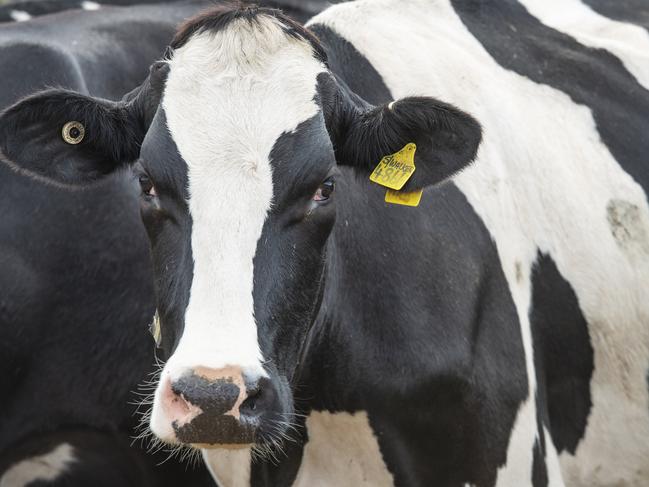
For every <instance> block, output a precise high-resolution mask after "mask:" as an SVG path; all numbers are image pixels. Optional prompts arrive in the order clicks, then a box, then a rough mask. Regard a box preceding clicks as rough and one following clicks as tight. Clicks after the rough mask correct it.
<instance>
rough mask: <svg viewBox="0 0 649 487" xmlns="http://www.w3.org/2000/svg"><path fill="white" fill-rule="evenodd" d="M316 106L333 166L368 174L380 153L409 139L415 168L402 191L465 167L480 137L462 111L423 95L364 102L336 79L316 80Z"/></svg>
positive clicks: (474, 123)
mask: <svg viewBox="0 0 649 487" xmlns="http://www.w3.org/2000/svg"><path fill="white" fill-rule="evenodd" d="M320 81H321V82H320V91H321V99H322V107H323V112H324V115H325V121H326V124H327V130H328V131H329V135H330V137H331V139H332V143H333V146H334V150H335V151H336V159H337V162H338V164H341V165H349V166H353V167H355V168H356V169H357V170H358V171H360V172H363V173H368V175H369V173H371V171H373V170H374V168H375V167H376V166H377V164H378V163H379V161H380V160H381V159H382V158H383V157H384V156H386V155H389V154H393V153H395V152H397V151H399V150H401V149H402V148H403V147H404V146H405V145H406V144H408V143H411V142H413V143H415V144H416V146H417V149H416V151H415V167H416V171H415V173H414V174H413V176H412V177H411V178H410V180H409V181H408V182H407V183H406V185H405V186H404V187H403V188H402V189H403V190H406V191H408V190H414V189H420V188H423V187H426V186H430V185H434V184H438V183H440V182H443V181H444V180H446V179H448V178H450V177H452V176H453V175H455V174H456V173H457V172H459V171H461V170H462V169H463V168H465V167H466V166H468V165H469V164H470V163H471V162H472V161H473V160H474V159H475V156H476V154H477V150H478V146H479V145H480V141H481V139H482V130H481V127H480V124H479V123H478V122H477V121H476V120H475V119H474V118H473V117H471V116H470V115H468V114H467V113H465V112H463V111H461V110H459V109H457V108H455V107H454V106H452V105H449V104H447V103H444V102H441V101H438V100H435V99H434V98H429V97H409V98H403V99H400V100H396V101H393V102H390V103H386V104H383V105H379V106H372V105H369V104H368V103H367V102H365V101H364V100H362V99H360V97H358V96H357V95H356V94H354V93H353V92H351V91H350V90H349V88H348V87H347V86H346V85H344V83H341V82H340V81H338V80H335V79H333V78H332V77H330V79H329V80H325V79H322V80H320Z"/></svg>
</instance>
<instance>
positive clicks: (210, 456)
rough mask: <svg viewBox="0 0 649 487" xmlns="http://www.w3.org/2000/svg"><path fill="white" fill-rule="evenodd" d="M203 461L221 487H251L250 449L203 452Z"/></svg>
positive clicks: (221, 449)
mask: <svg viewBox="0 0 649 487" xmlns="http://www.w3.org/2000/svg"><path fill="white" fill-rule="evenodd" d="M203 460H204V461H205V465H206V466H207V469H208V470H209V471H210V473H211V474H212V477H213V478H214V480H216V483H217V484H218V485H219V486H220V487H250V460H251V453H250V448H241V449H238V450H237V449H234V450H227V449H223V448H220V449H218V450H203Z"/></svg>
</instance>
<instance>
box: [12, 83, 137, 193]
mask: <svg viewBox="0 0 649 487" xmlns="http://www.w3.org/2000/svg"><path fill="white" fill-rule="evenodd" d="M138 118H139V116H138V113H137V111H136V110H134V104H132V103H128V102H111V101H107V100H101V99H96V98H91V97H88V96H85V95H81V94H79V93H75V92H72V91H66V90H48V91H44V92H40V93H37V94H35V95H32V96H29V97H27V98H24V99H23V100H21V101H19V102H18V103H16V104H15V105H13V106H12V107H10V108H8V109H7V110H6V111H4V112H3V113H2V114H1V115H0V148H1V149H2V152H3V154H4V156H5V157H6V158H7V159H9V160H10V161H11V162H12V163H13V164H15V165H17V166H18V167H19V168H20V169H24V170H26V171H27V172H32V173H36V174H39V175H41V176H44V177H46V178H48V179H53V180H55V181H58V182H62V183H70V184H75V183H83V182H86V181H90V180H93V179H97V178H99V177H100V176H102V175H104V174H107V173H109V172H112V171H113V170H115V169H116V168H117V167H119V166H120V165H122V164H125V163H127V162H130V161H132V160H134V159H136V158H137V157H138V153H139V146H140V143H141V142H142V139H143V137H144V130H143V127H142V124H141V123H140V121H139V120H138Z"/></svg>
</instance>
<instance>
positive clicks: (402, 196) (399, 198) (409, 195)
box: [385, 189, 424, 206]
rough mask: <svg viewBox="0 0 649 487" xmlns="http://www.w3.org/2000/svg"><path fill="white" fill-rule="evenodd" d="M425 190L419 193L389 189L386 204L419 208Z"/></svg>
mask: <svg viewBox="0 0 649 487" xmlns="http://www.w3.org/2000/svg"><path fill="white" fill-rule="evenodd" d="M423 192H424V190H423V189H418V190H417V191H394V190H392V189H388V190H387V191H386V192H385V202H386V203H392V204H395V205H405V206H419V202H420V201H421V195H422V193H423Z"/></svg>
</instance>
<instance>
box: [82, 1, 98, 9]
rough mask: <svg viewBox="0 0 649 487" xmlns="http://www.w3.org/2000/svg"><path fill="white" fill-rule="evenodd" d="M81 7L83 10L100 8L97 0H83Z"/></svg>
mask: <svg viewBox="0 0 649 487" xmlns="http://www.w3.org/2000/svg"><path fill="white" fill-rule="evenodd" d="M81 8H82V9H83V10H99V9H100V8H101V5H99V4H98V3H97V2H91V1H90V0H85V1H83V2H81Z"/></svg>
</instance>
